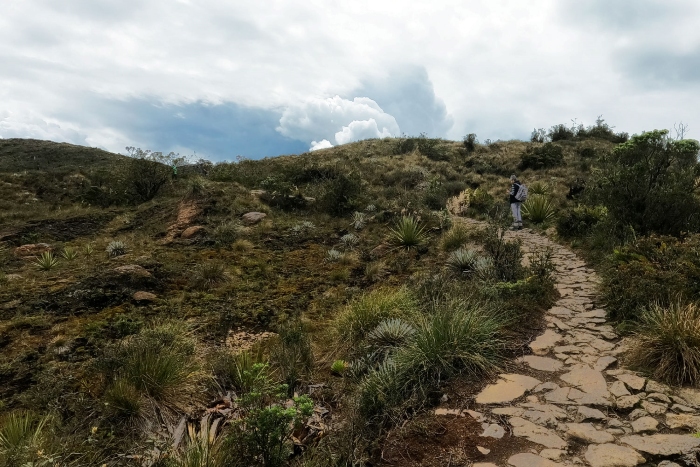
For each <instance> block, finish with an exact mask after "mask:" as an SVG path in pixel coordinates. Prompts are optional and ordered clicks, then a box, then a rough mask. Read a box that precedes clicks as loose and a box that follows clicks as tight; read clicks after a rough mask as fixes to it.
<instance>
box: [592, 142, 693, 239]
mask: <svg viewBox="0 0 700 467" xmlns="http://www.w3.org/2000/svg"><path fill="white" fill-rule="evenodd" d="M698 151H700V144H698V142H697V141H694V140H674V139H672V138H669V136H668V131H667V130H654V131H650V132H646V133H642V134H641V135H635V136H633V137H632V138H631V139H630V140H629V141H627V142H626V143H623V144H620V145H619V146H617V147H615V148H614V149H613V150H612V151H611V152H610V153H609V154H606V155H604V156H603V157H601V159H600V164H599V167H598V168H597V169H596V170H595V172H594V175H593V180H594V183H592V184H591V185H592V189H591V192H590V197H591V199H592V201H594V202H596V203H598V204H601V205H603V206H605V207H606V208H607V209H608V212H609V216H608V218H609V219H610V220H611V222H613V223H614V226H615V227H617V231H618V232H621V229H624V228H627V227H628V226H629V227H632V228H633V229H634V230H635V231H636V232H638V233H641V234H648V233H650V232H657V233H662V234H671V235H679V234H680V233H681V232H683V231H688V230H695V229H696V227H697V226H698V225H700V224H699V223H698V216H699V215H700V200H699V199H698V196H697V184H696V177H697V176H698V175H699V174H700V171H699V170H698V169H699V166H698Z"/></svg>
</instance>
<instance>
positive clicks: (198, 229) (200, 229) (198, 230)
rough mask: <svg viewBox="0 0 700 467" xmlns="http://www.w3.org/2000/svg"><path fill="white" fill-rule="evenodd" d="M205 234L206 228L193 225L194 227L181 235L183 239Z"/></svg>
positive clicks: (188, 228)
mask: <svg viewBox="0 0 700 467" xmlns="http://www.w3.org/2000/svg"><path fill="white" fill-rule="evenodd" d="M204 232H205V228H204V226H201V225H193V226H192V227H187V228H186V229H185V230H184V231H183V232H182V233H181V234H180V237H182V238H193V237H196V236H197V235H202V234H203V233H204Z"/></svg>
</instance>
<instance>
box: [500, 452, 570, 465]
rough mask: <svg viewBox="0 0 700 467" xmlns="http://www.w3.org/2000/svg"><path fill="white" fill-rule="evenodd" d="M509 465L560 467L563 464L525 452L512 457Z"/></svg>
mask: <svg viewBox="0 0 700 467" xmlns="http://www.w3.org/2000/svg"><path fill="white" fill-rule="evenodd" d="M508 465H512V466H513V467H559V466H561V465H563V464H560V463H558V462H554V461H551V460H549V459H545V458H544V457H540V456H538V455H536V454H531V453H529V452H523V453H520V454H516V455H514V456H511V457H510V458H509V459H508Z"/></svg>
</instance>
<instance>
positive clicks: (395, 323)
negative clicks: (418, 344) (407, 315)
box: [367, 318, 416, 348]
mask: <svg viewBox="0 0 700 467" xmlns="http://www.w3.org/2000/svg"><path fill="white" fill-rule="evenodd" d="M415 332H416V330H415V329H414V328H413V326H411V325H410V324H408V323H407V322H406V321H404V320H402V319H401V318H392V319H387V320H385V321H382V322H381V323H379V324H378V325H377V327H376V328H374V330H372V332H370V333H369V334H368V335H367V342H368V343H369V344H370V345H372V346H373V347H375V348H391V347H399V346H402V345H405V344H406V343H408V341H409V340H410V338H411V336H413V334H415Z"/></svg>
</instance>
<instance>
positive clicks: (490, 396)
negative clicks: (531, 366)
mask: <svg viewBox="0 0 700 467" xmlns="http://www.w3.org/2000/svg"><path fill="white" fill-rule="evenodd" d="M499 378H500V380H499V381H498V382H496V383H495V384H489V385H488V386H486V387H485V388H484V390H483V391H481V392H480V393H479V394H478V395H477V396H476V403H477V404H503V403H506V402H511V401H512V400H514V399H517V398H519V397H522V396H523V395H524V394H525V393H526V392H527V391H529V390H530V389H532V388H534V387H535V386H537V385H538V384H540V381H539V380H537V379H535V378H531V377H530V376H524V375H516V374H503V375H500V376H499Z"/></svg>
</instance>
